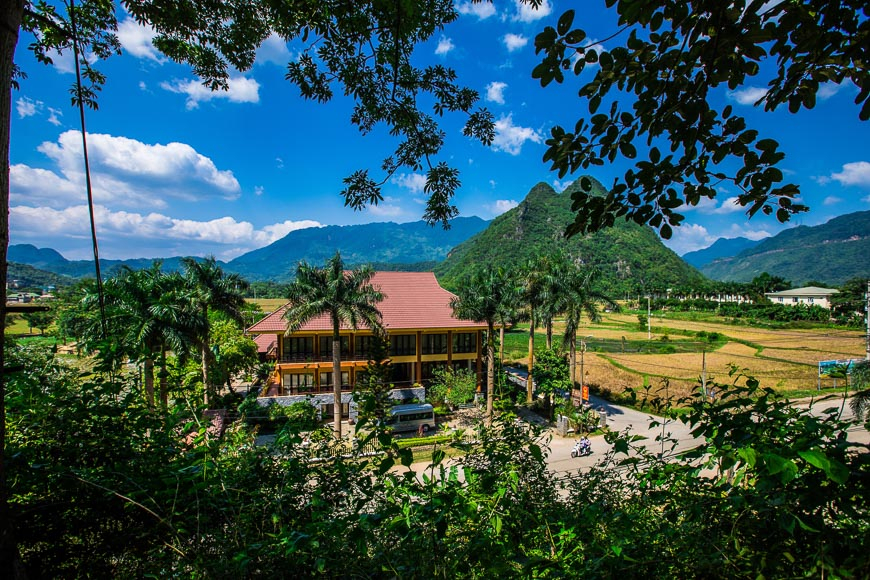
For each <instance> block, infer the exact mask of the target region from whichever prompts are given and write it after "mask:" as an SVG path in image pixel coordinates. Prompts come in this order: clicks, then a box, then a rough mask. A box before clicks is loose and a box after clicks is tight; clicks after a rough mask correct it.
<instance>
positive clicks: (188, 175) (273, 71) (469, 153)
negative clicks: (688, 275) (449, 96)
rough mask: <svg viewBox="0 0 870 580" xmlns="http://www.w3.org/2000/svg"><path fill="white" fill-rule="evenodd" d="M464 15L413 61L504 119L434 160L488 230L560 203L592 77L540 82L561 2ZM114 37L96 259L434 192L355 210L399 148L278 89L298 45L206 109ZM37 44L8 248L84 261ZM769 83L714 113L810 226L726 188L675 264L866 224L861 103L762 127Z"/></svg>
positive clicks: (475, 8) (400, 206)
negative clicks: (727, 246)
mask: <svg viewBox="0 0 870 580" xmlns="http://www.w3.org/2000/svg"><path fill="white" fill-rule="evenodd" d="M588 4H590V5H591V4H592V3H588ZM599 4H600V5H601V6H602V7H599V8H598V9H595V8H593V7H591V6H589V7H588V8H587V7H584V10H583V12H582V13H580V14H578V16H577V18H576V20H575V25H577V26H580V27H581V28H584V29H585V30H586V31H587V33H588V34H589V37H590V38H591V39H593V40H595V39H600V38H607V37H608V36H610V35H611V34H612V33H613V32H614V31H615V30H616V27H615V21H614V19H613V15H612V14H611V13H608V12H607V11H606V10H604V9H603V2H599ZM457 7H458V8H459V11H460V12H461V16H460V18H459V20H458V21H457V22H455V23H453V24H451V25H449V26H448V27H447V28H445V29H444V30H443V31H442V32H441V33H436V35H435V37H434V38H433V39H432V40H431V41H430V42H429V43H427V44H424V45H421V46H420V47H419V48H418V50H417V55H416V58H417V63H418V64H420V65H422V64H425V63H430V62H431V63H442V64H444V65H445V66H449V67H452V68H454V69H456V71H457V74H458V78H459V82H460V83H462V84H465V85H467V86H469V87H471V88H473V89H475V90H477V91H478V92H479V93H480V95H481V102H482V104H483V105H485V106H486V107H487V108H489V110H491V111H492V112H493V114H494V115H495V118H496V120H497V131H498V134H497V137H496V140H495V143H494V144H493V146H492V147H489V148H487V147H484V146H482V145H480V144H479V143H476V142H473V141H470V140H468V139H466V138H464V137H463V136H462V135H461V126H462V122H463V120H464V119H463V118H461V117H445V118H444V123H443V125H442V126H443V128H444V129H445V130H446V132H447V144H446V146H445V148H444V150H443V151H442V155H441V156H440V158H439V159H437V160H436V161H438V160H444V161H447V162H448V163H449V164H451V165H453V166H455V167H457V168H458V169H459V170H460V172H461V174H460V179H461V181H462V186H461V188H460V190H459V192H458V194H457V196H456V199H455V203H456V205H457V206H458V208H459V210H460V212H461V215H466V216H471V215H477V216H480V217H482V218H485V219H490V218H493V217H495V216H497V215H499V214H500V213H502V212H504V211H506V210H508V209H510V208H511V207H513V206H515V205H516V204H517V203H518V202H519V201H521V200H522V199H523V197H524V196H525V195H526V193H527V192H528V191H529V189H531V188H532V187H533V186H534V185H535V184H536V183H538V182H541V181H544V182H547V183H550V184H551V185H553V186H554V187H555V188H556V189H557V190H561V189H562V188H563V187H564V186H565V185H566V184H567V183H569V182H570V181H571V179H572V176H567V177H566V178H565V179H563V180H561V181H560V180H558V179H557V175H556V174H555V173H553V172H551V171H549V168H548V166H547V165H545V164H544V163H543V162H542V161H541V158H542V155H543V154H544V151H545V146H544V141H545V139H546V136H547V135H548V134H549V129H550V127H552V126H553V125H554V124H562V125H564V126H567V127H573V125H574V123H575V121H576V120H577V119H578V118H579V116H581V115H583V114H584V113H586V108H585V104H584V103H582V102H581V101H580V100H579V99H578V98H577V96H576V94H577V89H578V88H579V87H580V84H581V82H582V81H583V80H585V79H588V78H589V75H592V74H593V72H592V71H585V72H584V73H583V76H581V77H580V78H579V79H578V78H576V77H568V78H566V82H565V84H563V85H561V86H558V85H556V86H553V85H551V86H549V87H547V88H541V87H540V85H539V84H538V83H537V82H536V81H534V80H533V79H532V78H531V70H532V68H533V67H534V65H535V64H536V63H537V62H538V59H536V57H535V54H534V37H535V35H536V34H537V33H538V32H539V31H540V30H542V29H543V27H544V26H546V25H548V24H550V25H554V24H555V21H556V19H557V18H558V16H559V14H561V12H562V11H563V10H565V9H567V8H568V7H569V5H568V3H555V5H553V4H552V3H549V2H545V3H544V4H543V5H542V7H541V9H539V10H537V11H534V10H532V9H530V8H529V7H527V6H525V5H521V4H519V3H517V2H515V1H507V2H501V1H496V2H495V3H494V4H486V3H484V4H471V3H468V2H465V1H461V2H459V3H457ZM119 22H120V26H119V31H118V36H119V39H120V41H121V43H122V45H123V48H124V50H123V54H122V55H121V56H114V57H112V58H110V59H109V60H108V61H105V62H103V63H100V64H99V65H98V66H97V68H99V69H100V70H101V71H102V72H104V73H105V74H106V75H107V77H108V81H107V83H106V86H105V88H104V90H103V91H102V93H101V95H100V97H99V104H100V108H99V110H98V111H88V112H87V120H86V121H87V130H88V147H89V154H90V159H91V169H92V174H93V182H94V194H95V202H96V204H97V211H96V214H97V233H98V237H99V241H100V255H101V256H102V257H105V258H135V257H146V258H152V257H168V256H174V255H207V254H213V255H215V256H216V257H218V258H219V259H222V260H228V259H231V258H233V257H235V256H238V255H240V254H242V253H245V252H247V251H250V250H253V249H256V248H259V247H262V246H265V245H268V244H269V243H271V242H273V241H275V240H277V239H279V238H281V237H283V236H284V235H286V234H287V233H288V232H290V231H292V230H294V229H298V228H303V227H312V226H318V225H346V224H358V223H367V222H383V221H396V222H406V221H415V220H419V219H421V216H422V214H423V211H424V209H425V206H424V199H423V198H424V196H423V192H422V186H423V183H424V181H425V180H424V178H423V175H422V174H415V173H412V172H409V171H403V172H400V173H399V174H398V175H397V176H395V177H394V178H393V179H392V180H391V182H390V183H388V184H387V185H386V186H385V187H384V195H385V198H386V199H385V201H384V202H383V203H382V204H381V205H380V206H378V207H373V208H369V209H367V210H364V211H362V212H354V211H353V210H351V209H349V208H345V207H344V205H343V198H342V197H341V196H340V195H339V192H340V191H341V189H342V187H343V184H342V179H343V178H344V177H346V176H347V175H349V174H350V173H352V172H353V171H354V170H357V169H364V168H371V169H372V170H373V171H376V170H377V168H378V167H379V166H380V164H381V161H382V160H383V158H384V157H386V156H387V155H389V154H391V153H392V150H393V147H394V146H395V144H396V143H395V141H394V140H393V139H392V138H391V137H390V136H389V134H388V132H387V131H386V129H385V128H384V127H379V128H377V129H376V130H375V131H374V132H373V133H371V134H369V135H367V136H361V135H360V134H359V132H358V130H357V129H356V128H355V127H354V126H353V125H351V123H350V113H351V103H350V101H349V100H348V99H346V98H343V97H341V96H339V97H337V98H335V99H334V100H333V101H332V102H330V103H329V104H326V105H323V104H317V103H313V102H308V101H305V100H303V99H301V98H300V97H299V96H298V90H297V89H296V88H295V87H294V86H293V85H291V84H290V83H289V82H288V81H285V80H284V73H285V70H286V65H287V62H288V61H290V60H291V59H293V58H294V57H295V55H296V54H297V53H298V49H299V47H298V46H296V45H293V44H289V45H285V44H284V43H283V42H282V41H280V39H277V38H270V39H269V40H268V41H267V42H266V43H265V44H264V46H263V47H262V48H261V50H260V51H259V53H258V58H257V62H256V64H255V65H254V67H253V68H252V69H251V70H249V71H245V72H244V73H238V72H235V73H233V74H232V78H231V81H230V90H229V91H228V92H217V93H213V92H210V91H209V90H207V89H206V88H204V87H203V86H202V85H201V84H200V83H199V81H198V80H197V79H196V78H195V77H194V75H193V74H192V72H191V71H190V69H189V68H188V67H186V66H182V65H177V64H175V63H172V62H170V61H167V60H166V59H165V58H163V57H162V56H161V55H160V54H159V53H158V52H157V51H156V50H155V49H154V48H153V46H152V45H151V43H150V39H151V36H152V34H151V32H150V31H149V30H148V29H146V28H142V27H140V26H138V25H136V24H135V23H133V22H132V20H130V19H129V18H128V17H127V16H126V15H125V14H123V13H122V14H119ZM31 40H32V39H31V38H28V37H27V36H26V35H22V37H21V38H20V39H19V43H18V48H17V51H16V62H17V64H18V65H19V66H20V67H21V68H22V69H23V70H24V72H26V73H27V75H28V76H27V78H26V79H23V80H22V81H21V88H20V90H19V91H17V92H15V93H14V94H13V103H14V104H13V111H12V117H13V121H12V143H11V154H10V158H11V159H10V161H11V164H12V167H11V176H10V177H11V187H10V189H11V191H10V193H11V198H10V237H11V243H13V244H16V243H31V244H34V245H36V246H38V247H52V248H55V249H56V250H58V251H60V252H61V253H62V254H63V255H64V256H66V257H67V258H69V259H84V258H88V257H89V256H90V255H91V254H90V252H91V246H90V238H89V235H90V233H89V224H88V219H87V207H86V205H85V187H84V172H83V164H82V160H81V158H82V156H81V136H80V133H79V129H80V128H79V122H78V111H77V109H75V108H73V107H72V106H71V105H70V99H69V93H68V90H69V87H70V85H71V83H72V82H73V80H74V76H73V69H72V66H73V61H72V56H71V55H69V54H65V55H60V56H58V57H57V58H55V63H54V65H53V66H45V65H41V64H38V63H36V62H35V61H34V59H32V57H31V55H30V53H29V52H28V51H27V49H26V47H27V45H28V44H29V43H30V42H31ZM617 40H619V39H617ZM605 46H610V45H609V44H608V45H605ZM764 82H765V81H762V80H761V79H760V78H759V80H758V84H757V85H756V86H746V87H743V88H742V89H740V90H738V91H734V92H728V91H726V90H722V91H721V92H720V93H719V94H718V96H717V98H719V99H721V100H722V102H725V101H727V102H731V103H733V104H734V105H735V107H737V108H738V109H739V112H740V113H742V114H743V115H745V116H746V117H747V119H748V121H749V123H750V125H751V126H754V128H756V129H758V130H759V131H760V132H761V136H763V137H772V138H774V139H777V140H778V141H779V142H780V145H781V147H782V149H783V151H784V152H785V153H786V154H787V157H786V159H785V161H784V162H783V163H782V164H781V168H782V169H783V171H784V172H785V174H786V178H787V179H789V180H791V181H792V182H794V183H797V184H798V185H800V187H801V190H802V200H801V201H802V202H803V203H806V204H808V205H810V206H811V211H810V212H809V213H807V214H803V215H802V216H800V217H798V218H795V219H793V220H792V222H790V224H788V225H786V226H783V225H781V224H778V223H777V222H776V221H775V220H774V219H773V218H772V217H767V216H761V215H759V216H756V217H755V218H753V219H752V220H747V219H746V216H745V214H744V213H743V211H742V209H741V208H739V207H736V206H734V204H733V196H734V195H736V192H734V191H730V190H728V189H727V188H723V189H722V190H721V192H720V194H719V197H718V198H717V199H716V200H715V201H710V202H709V203H705V204H702V205H701V206H699V207H697V208H693V209H692V210H691V211H687V212H686V213H685V215H686V221H685V223H684V225H683V226H681V227H680V228H678V229H677V230H676V231H675V234H674V236H673V239H672V240H670V241H667V242H666V243H667V245H668V246H670V247H671V248H672V249H673V250H674V251H676V252H677V253H678V254H683V253H685V252H687V251H690V250H695V249H699V248H703V247H706V246H708V245H710V244H711V243H712V242H713V241H715V240H716V239H717V238H719V237H734V236H746V237H750V238H754V239H758V238H762V237H766V236H769V235H773V234H775V233H777V232H778V231H781V230H782V229H783V228H784V227H790V226H793V225H799V224H803V225H816V224H819V223H823V222H825V221H827V220H828V219H830V218H831V217H834V216H837V215H841V214H844V213H850V212H854V211H859V210H867V209H870V124H868V123H861V122H860V121H859V120H858V115H857V113H858V111H857V108H856V107H855V105H854V104H853V100H854V98H855V95H856V93H857V89H856V88H855V87H854V86H853V85H851V84H846V83H844V84H843V85H842V86H837V85H830V86H823V87H822V89H821V91H820V94H819V102H818V104H817V106H816V108H815V109H814V110H812V111H804V112H801V113H800V114H798V115H791V114H789V113H788V112H787V111H784V110H783V111H776V112H774V113H764V112H763V111H761V110H758V109H753V103H754V102H755V100H757V99H758V97H759V96H761V95H762V94H763V91H764V89H763V83H764ZM338 93H339V95H340V91H339V92H338ZM624 170H625V166H623V165H614V166H605V167H602V168H597V169H596V170H594V171H590V172H589V173H590V174H591V175H593V176H595V177H597V178H598V179H599V180H600V181H601V182H602V183H603V184H605V186H608V185H610V184H611V183H612V182H613V179H614V177H616V176H618V175H621V174H622V172H623V171H624ZM573 177H574V178H576V177H579V174H578V175H575V176H573Z"/></svg>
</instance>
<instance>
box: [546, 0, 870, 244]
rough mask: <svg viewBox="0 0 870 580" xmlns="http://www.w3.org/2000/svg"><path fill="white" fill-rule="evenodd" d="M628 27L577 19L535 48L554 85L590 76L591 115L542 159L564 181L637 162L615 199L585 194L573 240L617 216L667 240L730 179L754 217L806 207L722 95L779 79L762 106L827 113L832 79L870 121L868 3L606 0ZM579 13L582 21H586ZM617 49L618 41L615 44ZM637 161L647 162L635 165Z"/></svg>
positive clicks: (584, 88) (586, 85)
mask: <svg viewBox="0 0 870 580" xmlns="http://www.w3.org/2000/svg"><path fill="white" fill-rule="evenodd" d="M605 4H606V5H607V7H608V8H611V9H614V10H615V11H616V12H617V13H618V15H619V16H618V18H619V20H618V26H619V28H618V29H617V30H616V31H615V33H614V34H613V35H612V36H610V37H609V38H607V39H604V40H590V38H589V36H588V34H587V33H586V31H584V30H583V29H581V28H575V27H574V21H575V13H574V10H568V11H566V12H565V13H564V14H562V16H561V17H560V18H559V20H558V24H557V26H556V27H555V28H553V27H547V28H545V29H544V31H543V32H541V33H540V34H538V36H537V38H536V39H535V49H536V51H537V52H538V53H539V54H541V56H542V61H541V63H540V64H539V65H538V66H536V67H535V69H534V71H533V73H532V75H533V77H535V78H537V79H540V82H541V84H542V85H543V86H546V85H548V84H550V83H553V82H556V83H562V82H564V81H565V76H566V75H569V74H573V75H575V76H577V77H579V76H580V75H581V74H582V73H583V72H584V71H585V70H587V69H591V68H592V66H596V67H597V68H596V69H595V72H594V77H593V78H592V79H591V80H588V79H589V77H588V76H587V77H585V79H586V80H585V82H584V81H581V86H580V89H579V93H578V96H579V98H580V99H581V101H583V102H584V103H585V104H586V105H587V106H588V116H587V115H582V116H581V118H580V119H579V120H578V121H577V123H576V125H575V126H574V127H573V128H563V127H560V126H556V127H553V129H552V131H551V136H550V138H549V139H548V140H547V145H548V150H547V151H546V153H545V155H544V161H546V162H549V163H550V164H551V166H552V169H553V170H556V171H558V173H559V176H560V178H561V177H564V176H565V175H567V174H571V173H574V172H576V171H578V170H580V169H588V168H589V167H590V166H601V165H604V164H605V163H613V162H614V161H616V160H617V159H618V158H619V159H622V160H627V161H629V162H635V165H634V167H633V168H630V169H628V170H627V171H626V172H625V174H624V175H623V176H622V178H621V179H616V180H615V182H614V184H613V187H612V188H611V189H610V191H609V192H608V193H607V194H606V195H604V196H593V195H591V194H590V189H591V184H590V183H588V181H589V180H586V183H585V184H584V188H583V190H581V191H579V192H576V193H574V195H573V200H574V210H575V211H576V212H577V217H576V219H575V221H574V223H573V224H572V225H571V226H570V227H569V228H568V233H569V234H576V233H585V232H593V231H597V230H600V229H602V228H605V227H608V226H610V225H613V223H614V222H615V220H616V219H617V218H620V217H622V218H624V219H626V220H633V221H635V222H637V223H639V224H649V225H651V226H653V227H654V228H657V229H658V230H659V233H660V234H661V235H662V237H663V238H669V237H670V236H671V234H672V227H673V226H678V225H679V224H680V223H681V222H682V220H683V215H681V214H680V213H679V210H680V208H687V207H688V208H690V207H692V206H696V205H698V204H699V203H700V202H701V201H702V200H703V198H708V199H713V198H715V197H716V195H717V190H716V188H717V187H719V186H720V185H722V184H723V183H727V184H728V185H729V186H731V187H734V188H736V189H737V190H738V191H739V193H738V195H737V202H738V203H739V204H740V205H741V206H743V207H745V208H746V213H747V214H748V215H749V216H750V217H752V216H753V215H755V214H756V213H757V212H758V211H759V210H760V211H761V212H762V213H763V214H775V216H776V218H777V220H779V221H780V222H785V221H787V220H788V219H789V218H790V217H791V216H792V215H794V214H797V213H800V212H803V211H806V210H807V207H806V206H804V205H801V204H799V203H796V202H795V198H796V197H797V196H798V194H799V189H798V187H797V186H796V185H794V184H789V183H783V173H782V171H781V170H780V169H778V168H777V164H778V163H779V162H780V161H781V160H782V159H783V157H784V154H783V152H782V151H780V149H779V143H777V142H776V141H775V140H773V139H770V138H765V137H763V136H761V135H759V132H758V131H756V130H754V129H752V128H751V127H749V126H748V124H747V122H746V119H744V118H743V117H741V116H739V115H736V114H734V111H733V110H732V108H731V106H730V105H726V106H719V105H717V104H716V103H717V97H719V96H722V95H723V94H724V90H725V89H726V88H727V89H729V90H735V89H737V88H738V87H741V86H743V85H745V84H746V83H748V82H750V81H752V82H754V83H756V84H757V83H758V82H759V81H766V82H767V90H766V92H765V93H764V96H762V97H761V98H760V99H759V100H758V102H757V103H756V105H758V106H763V108H764V110H765V111H773V110H775V109H777V108H779V107H781V106H788V110H789V111H790V112H792V113H797V112H799V111H800V110H801V109H811V108H813V107H814V106H815V103H816V95H817V93H818V92H819V91H820V90H821V88H822V87H823V86H824V85H825V83H837V84H840V83H844V82H851V83H853V84H854V85H855V86H857V87H858V92H857V96H856V97H855V103H856V105H857V107H858V110H857V114H858V117H859V118H860V119H861V120H867V119H868V118H870V100H868V97H870V72H868V70H867V63H868V62H870V60H868V47H870V20H868V18H867V17H868V13H870V11H868V6H867V3H866V1H864V0H843V1H837V2H833V1H828V0H804V1H789V2H768V1H766V0H736V1H730V2H722V1H720V0H690V1H686V0H658V1H655V2H638V1H636V0H606V1H605ZM579 19H580V18H579V17H578V20H579ZM614 42H615V43H616V45H615V46H614V44H613V43H614ZM635 160H637V161H635Z"/></svg>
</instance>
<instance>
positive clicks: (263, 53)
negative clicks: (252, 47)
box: [254, 32, 293, 66]
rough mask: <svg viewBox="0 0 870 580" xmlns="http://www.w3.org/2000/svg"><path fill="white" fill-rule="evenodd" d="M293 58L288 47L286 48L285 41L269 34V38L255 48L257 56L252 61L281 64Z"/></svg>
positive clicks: (273, 34)
mask: <svg viewBox="0 0 870 580" xmlns="http://www.w3.org/2000/svg"><path fill="white" fill-rule="evenodd" d="M292 59H293V55H292V53H291V52H290V49H289V48H287V42H286V41H285V40H284V39H283V38H281V37H280V36H278V35H277V34H275V33H274V32H273V33H272V34H270V35H269V38H267V39H266V40H264V41H263V44H261V45H260V48H258V49H257V57H256V59H255V61H254V62H256V63H257V64H264V63H267V62H270V63H272V64H277V65H279V66H283V65H285V64H287V63H288V62H290V60H292Z"/></svg>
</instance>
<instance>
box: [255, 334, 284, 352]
mask: <svg viewBox="0 0 870 580" xmlns="http://www.w3.org/2000/svg"><path fill="white" fill-rule="evenodd" d="M253 338H254V342H255V343H256V345H257V352H262V353H265V354H269V352H271V351H273V350H275V349H276V348H278V338H277V337H276V336H274V335H271V334H255V335H254V337H253Z"/></svg>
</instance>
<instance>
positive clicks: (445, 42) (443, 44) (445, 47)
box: [435, 36, 456, 56]
mask: <svg viewBox="0 0 870 580" xmlns="http://www.w3.org/2000/svg"><path fill="white" fill-rule="evenodd" d="M454 48H456V47H455V46H454V44H453V41H452V40H451V39H449V38H447V37H446V36H442V37H441V40H439V41H438V46H437V47H436V48H435V54H437V55H440V56H443V55H445V54H447V53H448V52H450V51H451V50H453V49H454Z"/></svg>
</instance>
